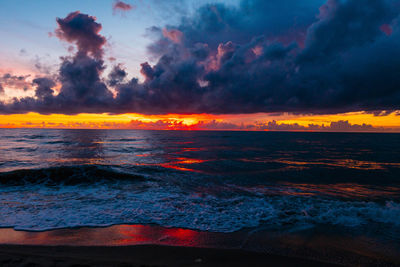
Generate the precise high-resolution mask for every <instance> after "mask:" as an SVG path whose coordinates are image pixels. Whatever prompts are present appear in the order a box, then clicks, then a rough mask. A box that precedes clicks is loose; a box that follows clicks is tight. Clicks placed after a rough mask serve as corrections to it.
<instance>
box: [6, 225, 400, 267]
mask: <svg viewBox="0 0 400 267" xmlns="http://www.w3.org/2000/svg"><path fill="white" fill-rule="evenodd" d="M312 234H313V235H314V237H312V236H311V235H310V232H308V231H300V232H298V233H296V234H290V235H288V234H279V233H271V232H267V231H263V230H259V231H257V232H255V231H239V232H235V233H229V234H226V233H225V234H223V233H210V232H200V231H194V230H188V229H177V228H165V227H160V226H154V225H114V226H110V227H100V228H98V227H96V228H91V227H83V228H77V229H58V230H52V231H42V232H27V231H15V230H13V229H10V228H3V229H0V244H1V245H0V263H1V264H2V265H1V266H398V265H399V264H400V257H399V255H398V254H396V250H395V249H396V247H395V246H394V245H392V246H391V247H390V246H386V247H376V246H375V245H373V242H372V241H373V240H371V239H368V240H367V239H365V238H364V239H363V238H362V237H358V238H350V237H348V238H343V237H340V238H338V237H335V235H334V234H333V233H331V234H329V233H326V234H322V233H315V232H314V233H312ZM315 236H316V237H315Z"/></svg>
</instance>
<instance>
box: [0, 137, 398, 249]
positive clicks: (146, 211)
mask: <svg viewBox="0 0 400 267" xmlns="http://www.w3.org/2000/svg"><path fill="white" fill-rule="evenodd" d="M0 184H1V186H0V202H1V204H2V205H0V214H1V215H2V216H1V217H0V226H7V227H9V226H12V227H16V229H29V230H44V229H55V228H63V227H76V226H87V225H92V226H102V225H110V224H123V223H128V224H139V223H142V224H159V225H163V226H173V227H178V228H190V229H198V230H207V231H216V232H233V231H237V230H240V229H243V228H257V227H259V226H261V225H263V227H266V225H268V226H269V227H270V228H274V229H275V228H284V227H288V228H290V227H292V229H290V230H293V229H297V228H299V227H313V226H316V225H319V224H325V225H327V224H329V225H342V226H345V227H349V228H351V227H352V228H354V227H361V226H363V227H365V228H366V229H369V230H371V231H378V232H379V231H381V230H377V228H376V227H377V225H379V227H380V228H382V227H383V229H384V231H383V232H384V233H385V234H386V233H389V234H390V235H391V236H393V237H394V238H397V239H398V238H399V237H400V233H399V232H396V230H395V229H398V225H399V219H398V218H399V214H400V209H399V207H400V135H398V134H344V133H276V132H190V131H188V132H185V131H182V132H173V131H128V130H126V131H125V130H41V129H36V130H35V129H2V130H0ZM382 225H384V226H382ZM289 226H290V227H289ZM139 228H140V227H137V228H134V229H135V230H131V228H128V229H125V230H124V231H125V232H124V233H125V234H123V235H124V236H126V239H127V240H130V239H131V240H132V241H129V242H134V240H140V239H141V238H142V239H143V238H144V237H142V236H141V235H140V234H138V232H137V231H139V230H138V229H139ZM380 228H379V229H380ZM113 229H114V228H113ZM121 229H122V228H121ZM121 231H122V230H121ZM143 231H145V228H143V229H141V230H140V232H141V233H142V232H143ZM129 233H130V234H129ZM191 234H193V233H192V232H190V231H189V232H188V231H186V230H179V231H175V232H174V231H173V230H170V232H168V233H165V231H164V232H163V233H162V235H167V236H168V238H167V239H174V240H178V239H179V238H178V237H184V236H190V235H191ZM379 234H381V235H383V233H381V232H379ZM160 235H161V234H160ZM174 235H175V236H174ZM196 235H197V233H196ZM145 236H147V234H145ZM160 238H161V237H160ZM191 239H195V238H191ZM124 240H125V239H124ZM143 240H145V238H144V239H143ZM118 242H122V241H121V239H120V240H119V241H118ZM176 242H180V241H176ZM182 242H183V241H182Z"/></svg>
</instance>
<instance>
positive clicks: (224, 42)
mask: <svg viewBox="0 0 400 267" xmlns="http://www.w3.org/2000/svg"><path fill="white" fill-rule="evenodd" d="M399 14H400V1H398V0H365V1H357V0H307V1H298V0H279V1H278V0H269V1H265V0H224V1H222V0H221V1H217V0H200V1H191V0H174V1H166V0H126V1H116V0H110V1H95V0H84V1H83V0H80V1H76V0H71V1H50V0H40V1H27V0H25V1H23V0H1V1H0V36H1V38H0V39H1V41H0V127H4V128H18V127H34V128H38V127H48V128H107V129H108V128H110V129H114V128H116V129H163V130H165V129H175V130H267V131H268V130H270V131H356V132H400V75H398V70H399V69H400V50H399V49H398V47H399V45H400V28H399V23H400V16H399Z"/></svg>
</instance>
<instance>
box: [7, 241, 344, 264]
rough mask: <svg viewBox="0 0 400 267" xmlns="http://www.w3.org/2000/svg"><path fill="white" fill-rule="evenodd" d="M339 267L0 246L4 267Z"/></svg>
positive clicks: (278, 259)
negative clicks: (266, 266)
mask: <svg viewBox="0 0 400 267" xmlns="http://www.w3.org/2000/svg"><path fill="white" fill-rule="evenodd" d="M266 264H267V265H268V266H282V265H283V266H315V267H317V266H321V264H323V265H324V266H338V265H335V264H330V263H325V262H324V263H322V262H318V261H313V260H308V259H300V258H291V257H285V256H279V255H272V254H266V253H258V252H252V251H246V250H239V249H216V248H195V247H177V246H162V245H135V246H119V247H116V246H114V247H104V246H86V247H79V246H30V245H0V265H1V266H40V267H41V266H61V267H62V266H246V265H247V266H265V265H266Z"/></svg>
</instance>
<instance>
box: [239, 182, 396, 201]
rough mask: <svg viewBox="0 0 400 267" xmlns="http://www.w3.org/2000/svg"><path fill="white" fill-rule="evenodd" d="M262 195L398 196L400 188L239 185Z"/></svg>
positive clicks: (280, 184) (240, 188)
mask: <svg viewBox="0 0 400 267" xmlns="http://www.w3.org/2000/svg"><path fill="white" fill-rule="evenodd" d="M237 189H239V190H244V191H248V192H252V193H256V194H262V195H289V196H318V195H319V196H322V195H323V196H330V197H342V198H379V197H385V198H387V197H391V196H392V197H398V196H400V188H398V187H392V186H372V185H361V184H357V183H338V184H311V183H287V182H286V183H279V184H278V185H270V186H264V185H259V186H253V187H238V188H237Z"/></svg>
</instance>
